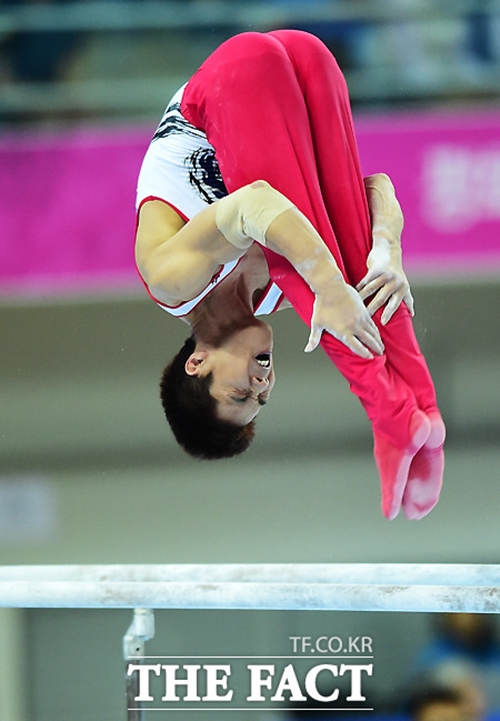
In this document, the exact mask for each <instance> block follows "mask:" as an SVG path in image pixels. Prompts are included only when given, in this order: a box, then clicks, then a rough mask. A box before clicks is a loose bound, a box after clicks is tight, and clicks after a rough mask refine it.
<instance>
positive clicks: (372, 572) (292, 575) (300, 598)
mask: <svg viewBox="0 0 500 721" xmlns="http://www.w3.org/2000/svg"><path fill="white" fill-rule="evenodd" d="M0 606H6V607H21V608H137V607H142V608H155V609H166V608H177V609H262V610H264V609H265V610H318V611H320V610H324V611H326V610H344V611H404V612H406V611H413V612H444V611H455V612H469V613H498V612H500V566H497V565H456V564H449V565H448V564H430V565H427V564H422V565H420V564H260V565H259V564H253V565H252V564H250V565H245V564H244V565H236V564H222V565H214V564H208V565H163V566H155V565H151V566H149V565H145V566H126V565H125V566H11V567H0Z"/></svg>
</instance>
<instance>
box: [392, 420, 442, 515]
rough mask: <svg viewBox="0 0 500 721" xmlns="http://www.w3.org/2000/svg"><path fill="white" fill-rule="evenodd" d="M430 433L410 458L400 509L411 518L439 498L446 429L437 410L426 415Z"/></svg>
mask: <svg viewBox="0 0 500 721" xmlns="http://www.w3.org/2000/svg"><path fill="white" fill-rule="evenodd" d="M427 417H428V418H429V421H430V424H431V432H430V434H429V438H428V439H427V440H426V442H425V443H424V445H423V446H422V448H421V449H420V450H419V451H418V453H417V454H416V455H415V457H414V458H413V460H412V462H411V465H410V470H409V473H408V483H407V484H406V488H405V491H404V494H403V501H402V504H403V511H404V514H405V516H406V518H408V519H409V520H411V521H418V520H420V519H421V518H423V517H424V516H426V515H427V514H428V513H429V512H430V511H432V509H433V508H434V506H435V505H436V503H437V502H438V500H439V494H440V493H441V487H442V485H443V472H444V451H443V446H444V440H445V437H446V428H445V425H444V423H443V419H442V418H441V414H440V413H439V411H433V412H431V413H428V414H427Z"/></svg>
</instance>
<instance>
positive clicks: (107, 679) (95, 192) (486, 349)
mask: <svg viewBox="0 0 500 721" xmlns="http://www.w3.org/2000/svg"><path fill="white" fill-rule="evenodd" d="M278 27H294V28H302V29H305V30H309V31H311V32H313V33H315V34H316V35H318V36H319V37H321V38H322V39H323V40H324V41H325V42H326V43H327V44H328V46H329V47H330V48H331V49H332V51H333V52H334V53H335V55H336V56H337V58H338V60H339V62H340V64H341V67H342V68H343V70H344V72H345V74H346V77H347V80H348V85H349V88H350V93H351V99H352V105H353V111H354V118H355V125H356V130H357V133H358V138H359V146H360V154H361V161H362V166H363V171H364V173H365V174H369V173H372V172H377V171H385V172H388V173H389V175H391V177H392V178H393V180H394V182H395V185H396V188H397V191H398V195H399V197H400V200H401V203H402V205H403V210H404V213H405V216H406V228H405V232H404V237H403V242H404V253H405V258H406V267H407V271H408V275H409V278H410V281H411V283H412V288H413V293H414V296H415V300H416V311H417V314H416V317H415V328H416V331H417V334H418V337H419V340H420V342H421V345H422V348H423V350H424V352H425V354H426V356H427V359H428V362H429V365H430V367H431V370H432V372H433V375H434V378H435V382H436V386H437V390H438V396H439V400H440V404H441V407H442V410H443V415H444V416H445V420H446V421H447V425H448V442H447V466H446V473H445V486H444V489H443V494H442V499H441V502H440V504H439V505H438V507H437V508H436V509H435V510H434V511H433V512H432V513H431V514H430V515H429V516H428V517H427V518H426V519H424V520H422V521H420V522H417V523H410V522H408V521H406V519H405V518H404V517H401V518H398V519H396V520H395V521H393V522H391V523H389V522H388V521H386V520H385V519H384V518H383V517H382V514H381V512H380V507H379V504H380V501H379V496H380V494H379V487H378V477H377V473H376V469H375V465H374V462H373V458H372V447H371V435H370V428H369V426H368V422H367V420H366V419H365V416H364V413H363V411H362V409H361V407H360V405H359V403H358V401H357V400H356V399H355V398H354V397H352V396H351V395H350V393H349V391H348V389H347V386H346V384H345V381H344V380H343V379H342V378H341V377H340V376H339V374H338V373H337V372H336V371H335V369H334V368H333V367H332V366H331V364H330V363H329V362H328V360H327V359H326V357H324V356H322V354H321V352H320V351H316V352H315V353H314V354H312V355H308V356H304V354H303V353H302V350H303V347H304V345H305V343H306V340H307V333H306V329H305V327H304V326H302V325H301V323H300V322H299V321H298V320H297V318H295V316H294V314H293V312H291V311H288V312H284V313H281V314H278V315H277V316H276V317H272V318H270V322H271V324H272V325H273V328H274V332H275V345H276V352H275V360H276V367H277V378H278V381H277V385H276V389H275V391H274V392H273V402H272V403H270V404H269V406H268V407H267V408H266V409H265V411H264V412H263V413H262V414H261V415H260V417H259V421H258V433H257V438H256V440H255V442H254V444H253V446H252V448H251V449H250V450H249V451H248V452H247V453H246V455H245V456H244V457H242V458H239V459H234V460H230V461H226V462H217V463H200V462H196V461H194V460H191V459H189V458H188V457H186V456H185V455H184V454H183V453H182V452H181V451H180V450H179V449H178V448H177V447H176V445H175V443H174V442H173V439H172V437H171V435H170V432H169V431H168V429H167V427H166V423H165V421H164V419H163V417H162V410H161V407H160V403H159V400H158V390H157V387H158V379H159V376H160V373H161V370H162V368H163V366H164V364H165V363H166V361H167V359H168V358H169V357H170V356H171V355H172V354H173V352H174V351H175V350H176V349H177V347H178V346H180V345H181V343H182V341H183V340H184V338H185V336H186V328H185V327H184V325H183V324H181V323H180V322H179V321H176V320H175V319H173V318H171V317H169V316H167V315H166V314H165V313H164V312H163V311H162V310H160V309H159V308H157V307H156V306H155V305H154V303H152V302H151V301H150V300H149V299H148V298H147V296H146V293H145V291H144V289H143V288H142V286H141V283H140V281H139V279H138V277H137V276H136V274H135V270H134V266H133V251H132V247H133V235H134V195H135V183H136V178H137V174H138V171H139V167H140V163H141V160H142V156H143V154H144V152H145V150H146V148H147V145H148V143H149V140H150V138H151V136H152V133H153V131H154V129H155V127H156V124H157V122H158V121H159V119H160V117H161V115H162V112H163V109H164V107H165V105H166V103H167V101H168V99H169V98H170V96H171V95H172V94H173V92H175V90H176V89H177V88H178V86H179V85H180V84H182V83H183V82H185V81H186V80H187V79H188V78H189V76H190V75H191V74H192V73H193V72H194V71H195V70H196V68H197V67H198V65H199V64H200V63H201V62H202V61H203V59H204V58H205V57H206V56H207V55H208V54H209V53H210V52H211V51H212V50H213V49H215V47H216V46H217V45H218V44H219V43H220V42H222V41H223V40H224V39H226V38H228V37H230V36H231V35H233V34H235V33H237V32H242V31H245V30H261V31H265V30H270V29H273V28H278ZM499 71H500V2H497V1H495V0H468V1H466V0H454V1H453V2H446V1H445V0H435V1H434V2H433V1H431V0H310V1H309V2H306V1H304V2H300V1H299V0H295V1H294V0H274V1H273V0H269V1H268V2H261V1H258V0H245V1H243V0H228V1H226V2H224V1H223V0H205V1H204V0H183V1H182V0H179V1H177V2H171V1H170V0H164V1H163V2H160V1H159V0H156V1H151V2H150V1H147V0H111V1H108V2H100V1H98V0H96V1H95V2H94V1H93V2H90V1H89V2H85V1H84V2H66V1H64V0H59V1H58V2H57V1H55V0H52V1H51V0H39V1H36V0H31V1H30V0H26V1H25V2H22V1H21V0H19V1H10V2H9V1H7V0H2V1H1V2H0V234H1V235H0V349H1V350H0V370H1V373H0V398H1V402H0V408H1V411H0V414H1V415H0V563H1V564H43V563H49V564H52V563H77V564H84V563H224V562H235V563H250V562H257V563H265V562H287V563H294V562H296V563H297V562H312V563H315V562H329V563H342V562H387V563H389V562H413V563H432V562H445V563H447V562H450V563H497V562H498V561H499V552H500V537H499V536H500V534H499V531H498V527H499V507H500V483H499V467H500V449H499V444H498V439H499V432H500V410H499V407H500V382H499V361H498V358H499V352H500V332H499V331H500V320H499V319H500V313H499V309H500V304H499V300H500V239H499V238H500V72H499ZM130 615H131V614H129V613H128V612H113V611H82V610H80V611H69V610H68V611H48V610H25V611H18V610H12V609H1V613H0V638H1V643H0V721H28V719H30V720H32V719H36V721H45V720H46V719H47V721H48V719H51V721H53V719H70V718H71V719H75V720H76V721H79V720H80V719H82V720H83V719H93V721H100V719H103V720H104V719H109V718H118V719H119V718H125V700H124V682H123V661H122V659H121V637H122V635H123V634H124V633H125V631H126V628H127V627H128V624H129V622H130V620H131V619H130ZM491 619H492V620H493V628H491V629H488V633H487V634H486V636H487V638H488V639H489V641H488V643H487V644H486V646H487V650H485V646H484V643H483V642H484V637H485V634H479V636H480V637H481V639H483V640H482V641H481V643H479V641H477V640H474V642H471V644H469V645H470V646H472V647H473V649H474V652H473V654H472V656H473V659H472V661H473V663H472V665H475V666H476V668H474V669H473V671H472V675H473V676H474V679H476V676H477V671H478V669H477V664H479V663H480V665H481V664H482V665H481V668H480V669H479V672H480V673H479V676H481V678H480V679H479V680H478V683H477V685H478V688H480V689H483V688H484V689H488V688H489V689H490V690H489V691H488V690H485V691H484V699H486V700H484V702H483V701H481V702H478V703H477V704H476V706H475V707H474V711H473V712H474V714H476V715H475V716H474V718H477V719H478V720H479V719H481V718H483V717H484V716H485V715H488V714H492V713H494V711H495V710H498V708H499V707H500V701H498V699H495V698H494V696H493V693H492V691H491V688H492V687H495V684H496V688H497V689H498V688H500V680H499V679H500V676H499V674H498V665H497V663H498V658H497V656H498V650H497V644H496V633H497V631H498V629H497V626H498V623H497V618H496V617H491ZM476 620H477V619H476ZM157 628H158V631H157V637H156V638H155V640H154V641H152V642H151V644H152V647H153V652H155V653H158V654H161V655H166V654H169V653H179V654H181V653H187V652H188V651H186V650H185V649H191V651H190V652H191V653H206V654H208V653H217V652H219V651H218V650H213V649H214V648H216V649H220V653H225V654H229V653H240V654H246V653H254V654H256V653H261V654H264V653H265V654H267V655H269V654H273V653H275V654H277V655H278V654H280V653H287V650H286V648H285V646H286V644H287V643H288V637H289V636H290V635H315V634H317V635H324V634H328V635H340V634H341V632H342V633H344V634H346V635H347V634H349V633H352V634H353V635H355V634H362V635H369V636H372V637H373V638H374V639H375V647H374V654H375V668H376V669H377V670H378V674H377V676H376V678H375V679H374V680H373V683H372V687H373V695H374V696H376V705H377V709H378V711H379V713H380V714H386V715H387V714H396V713H397V714H405V715H406V716H405V717H406V718H408V717H409V715H411V714H413V718H415V719H416V721H429V719H428V717H425V716H419V717H417V715H416V713H417V712H416V711H415V710H413V711H412V710H410V709H409V708H408V707H407V703H406V702H407V701H408V700H409V698H410V696H412V695H413V694H414V693H415V694H416V693H417V692H418V689H419V688H420V686H419V684H417V682H416V678H417V676H419V683H420V680H421V679H420V675H419V673H417V667H418V663H419V662H421V663H422V664H424V665H426V668H427V669H429V668H431V667H432V668H434V665H436V666H437V663H438V661H439V663H441V661H446V662H447V663H448V661H450V659H451V660H452V661H453V662H455V661H457V659H458V661H457V664H458V666H457V668H458V670H457V668H454V669H452V670H450V669H448V672H447V673H445V672H444V671H442V669H441V672H440V673H441V675H439V677H438V675H436V677H433V678H432V679H431V680H430V681H429V679H426V683H427V684H428V685H429V684H431V685H434V686H435V685H439V686H440V687H441V686H443V685H445V686H447V687H450V685H454V684H455V682H456V680H457V678H460V680H461V679H462V678H463V676H464V674H465V676H467V679H468V680H470V679H469V670H470V665H471V659H470V654H469V651H468V650H467V652H466V651H464V650H463V648H458V647H457V643H458V642H450V643H448V644H447V643H445V642H443V643H441V641H442V637H441V634H442V633H444V631H443V628H442V626H439V628H438V624H437V621H436V619H434V618H432V617H428V616H425V615H421V614H416V615H413V614H385V613H379V614H352V613H351V614H349V613H345V614H342V613H336V614H319V615H318V614H312V613H311V614H309V613H307V614H306V613H296V614H292V613H283V614H281V613H254V612H245V613H243V612H231V613H223V612H204V613H201V612H182V611H175V612H161V613H158V614H157ZM436 634H437V635H436ZM466 645H467V644H466ZM458 646H460V644H458ZM434 647H436V648H434ZM429 648H432V649H434V651H433V652H432V653H431V652H430V651H429V654H430V655H428V656H425V654H424V656H421V654H422V653H423V652H424V651H425V649H429ZM436 649H437V650H436ZM443 649H445V650H443ZM148 650H149V649H148ZM469 650H470V649H469ZM434 652H435V653H434ZM448 652H449V653H448ZM433 653H434V655H433ZM419 659H420V661H419ZM422 659H424V660H422ZM425 659H426V660H425ZM430 659H433V660H432V662H431V660H430ZM478 659H479V660H478ZM485 664H486V665H487V666H488V668H487V673H486V672H485V668H484V666H485ZM490 664H491V665H490ZM418 668H419V671H420V670H422V667H418ZM464 669H465V670H464ZM445 670H446V669H445ZM461 674H462V675H461ZM492 677H493V679H494V682H493V683H492V682H491V678H492ZM450 679H451V680H450ZM452 681H453V683H452ZM496 682H498V683H496ZM474 683H475V681H474ZM455 685H456V684H455ZM478 694H479V696H480V697H481V699H482V698H483V696H482V695H481V694H482V690H481V691H478ZM488 694H489V695H488ZM403 700H404V702H405V703H403ZM448 703H451V702H449V700H448ZM412 708H413V707H412ZM414 708H416V706H415V707H414ZM457 713H458V714H459V716H457V721H458V720H459V719H463V715H462V716H460V713H462V711H461V710H460V709H459V710H458V711H457ZM471 713H472V712H471ZM152 715H154V714H152ZM243 716H245V714H244V713H243ZM255 716H256V714H255V713H254V714H253V715H251V717H252V718H255ZM323 717H324V714H323ZM300 718H305V716H304V713H303V712H302V713H301V715H300ZM336 718H338V712H337V713H336ZM447 718H450V717H447ZM471 718H472V717H471ZM431 721H432V719H431Z"/></svg>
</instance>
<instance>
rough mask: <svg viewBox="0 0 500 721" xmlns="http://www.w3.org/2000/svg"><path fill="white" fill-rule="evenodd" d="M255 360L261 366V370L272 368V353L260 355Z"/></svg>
mask: <svg viewBox="0 0 500 721" xmlns="http://www.w3.org/2000/svg"><path fill="white" fill-rule="evenodd" d="M255 360H256V361H257V363H258V364H259V365H260V366H261V368H270V367H271V354H270V353H259V355H256V356H255Z"/></svg>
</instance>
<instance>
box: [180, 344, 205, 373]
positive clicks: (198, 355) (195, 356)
mask: <svg viewBox="0 0 500 721" xmlns="http://www.w3.org/2000/svg"><path fill="white" fill-rule="evenodd" d="M207 358H208V351H206V350H197V351H195V352H194V353H191V355H190V356H189V358H188V359H187V361H186V363H185V365H184V370H185V371H186V373H187V374H188V376H199V375H200V372H201V370H202V368H203V364H204V363H205V361H206V360H207Z"/></svg>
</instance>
